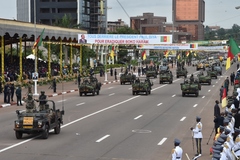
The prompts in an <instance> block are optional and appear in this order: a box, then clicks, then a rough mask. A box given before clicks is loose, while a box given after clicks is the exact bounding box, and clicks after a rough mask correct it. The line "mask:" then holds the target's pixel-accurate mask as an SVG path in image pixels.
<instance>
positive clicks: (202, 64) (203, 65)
mask: <svg viewBox="0 0 240 160" xmlns="http://www.w3.org/2000/svg"><path fill="white" fill-rule="evenodd" d="M200 69H203V70H204V71H205V64H204V63H203V62H199V63H197V65H196V70H197V71H198V70H200Z"/></svg>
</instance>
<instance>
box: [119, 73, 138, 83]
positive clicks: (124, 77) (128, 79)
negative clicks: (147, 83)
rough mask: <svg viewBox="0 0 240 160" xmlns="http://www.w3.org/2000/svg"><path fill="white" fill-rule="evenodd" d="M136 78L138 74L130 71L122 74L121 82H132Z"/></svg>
mask: <svg viewBox="0 0 240 160" xmlns="http://www.w3.org/2000/svg"><path fill="white" fill-rule="evenodd" d="M135 80H136V75H134V74H131V73H128V74H126V73H125V74H121V76H120V84H121V85H122V84H125V83H130V84H132V83H133V82H134V81H135Z"/></svg>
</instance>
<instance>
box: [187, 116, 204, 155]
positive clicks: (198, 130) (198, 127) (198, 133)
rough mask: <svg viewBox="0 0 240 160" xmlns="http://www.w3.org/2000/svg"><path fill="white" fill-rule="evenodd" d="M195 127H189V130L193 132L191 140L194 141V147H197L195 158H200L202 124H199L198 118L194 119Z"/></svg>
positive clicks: (199, 119)
mask: <svg viewBox="0 0 240 160" xmlns="http://www.w3.org/2000/svg"><path fill="white" fill-rule="evenodd" d="M196 122H197V124H196V126H195V128H193V127H191V128H190V129H191V130H192V132H193V138H194V139H195V141H196V146H197V154H196V155H195V156H201V154H202V148H201V142H202V138H203V135H202V123H201V118H200V117H198V116H197V117H196Z"/></svg>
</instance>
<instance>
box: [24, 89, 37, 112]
mask: <svg viewBox="0 0 240 160" xmlns="http://www.w3.org/2000/svg"><path fill="white" fill-rule="evenodd" d="M24 101H25V102H26V109H27V112H28V113H32V112H33V111H34V110H36V105H35V102H34V99H33V95H32V93H28V97H27V99H24Z"/></svg>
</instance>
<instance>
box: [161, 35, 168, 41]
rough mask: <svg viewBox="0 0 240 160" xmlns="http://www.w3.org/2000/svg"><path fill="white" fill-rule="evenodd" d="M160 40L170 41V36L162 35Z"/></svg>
mask: <svg viewBox="0 0 240 160" xmlns="http://www.w3.org/2000/svg"><path fill="white" fill-rule="evenodd" d="M160 42H170V36H161V39H160Z"/></svg>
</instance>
